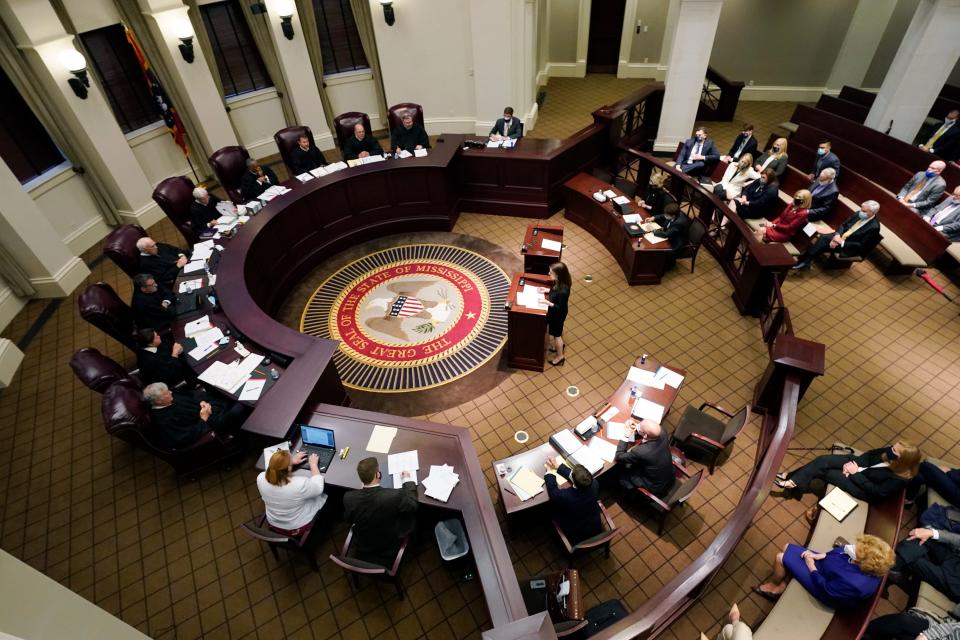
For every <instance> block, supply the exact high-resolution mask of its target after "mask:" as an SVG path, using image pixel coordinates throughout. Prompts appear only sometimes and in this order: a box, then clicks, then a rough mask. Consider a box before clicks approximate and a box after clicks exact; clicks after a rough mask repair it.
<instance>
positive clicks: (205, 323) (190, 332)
mask: <svg viewBox="0 0 960 640" xmlns="http://www.w3.org/2000/svg"><path fill="white" fill-rule="evenodd" d="M212 328H213V324H212V323H211V322H210V316H202V317H200V318H197V319H196V320H191V321H190V322H188V323H187V324H185V325H184V326H183V334H184V335H185V336H187V337H188V338H192V337H194V336H195V335H197V334H198V333H203V332H204V331H206V330H207V329H212Z"/></svg>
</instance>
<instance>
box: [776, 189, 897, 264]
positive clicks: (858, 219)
mask: <svg viewBox="0 0 960 640" xmlns="http://www.w3.org/2000/svg"><path fill="white" fill-rule="evenodd" d="M879 210H880V204H879V203H878V202H877V201H876V200H867V201H865V202H864V203H863V204H861V205H860V211H858V212H857V213H855V214H853V215H852V216H850V217H849V218H847V220H846V222H844V223H843V224H842V225H840V228H839V229H837V230H836V232H834V233H827V234H824V235H821V236H820V237H819V238H818V239H817V241H816V242H814V243H813V244H812V245H810V247H809V248H808V249H807V250H806V251H804V252H803V253H801V254H800V256H799V257H798V258H797V264H795V265H793V267H791V269H793V270H794V271H800V270H802V269H809V268H810V263H812V262H813V259H814V258H816V257H817V256H819V255H821V254H824V253H827V252H830V253H836V254H838V255H840V256H844V257H851V256H860V257H863V256H864V253H863V252H864V251H866V250H867V249H868V248H869V247H873V246H876V243H877V241H878V239H879V238H880V221H879V220H878V219H877V212H878V211H879Z"/></svg>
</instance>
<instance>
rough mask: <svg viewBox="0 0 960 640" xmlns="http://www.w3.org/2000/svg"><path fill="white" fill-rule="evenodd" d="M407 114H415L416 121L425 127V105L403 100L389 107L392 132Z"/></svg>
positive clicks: (389, 123)
mask: <svg viewBox="0 0 960 640" xmlns="http://www.w3.org/2000/svg"><path fill="white" fill-rule="evenodd" d="M407 114H410V115H412V116H413V121H414V122H415V123H417V124H419V125H420V126H421V127H425V125H424V124H423V107H421V106H420V105H418V104H414V103H413V102H401V103H400V104H395V105H393V106H392V107H390V108H389V109H387V123H388V125H389V127H390V133H393V130H394V129H396V128H397V127H399V126H400V125H401V124H402V122H401V120H403V116H405V115H407Z"/></svg>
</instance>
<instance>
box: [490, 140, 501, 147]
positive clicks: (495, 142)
mask: <svg viewBox="0 0 960 640" xmlns="http://www.w3.org/2000/svg"><path fill="white" fill-rule="evenodd" d="M502 144H503V142H502V141H500V140H490V141H488V142H487V149H499V148H500V146H501V145H502Z"/></svg>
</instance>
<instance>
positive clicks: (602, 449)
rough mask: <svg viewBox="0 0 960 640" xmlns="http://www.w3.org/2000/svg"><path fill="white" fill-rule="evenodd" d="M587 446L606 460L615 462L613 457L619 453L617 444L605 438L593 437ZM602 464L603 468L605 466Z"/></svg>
mask: <svg viewBox="0 0 960 640" xmlns="http://www.w3.org/2000/svg"><path fill="white" fill-rule="evenodd" d="M587 448H588V449H589V450H590V451H592V452H593V453H596V454H597V455H598V456H600V458H601V459H602V460H603V461H604V462H613V459H614V458H615V457H616V455H617V445H615V444H613V443H612V442H607V441H606V440H604V439H603V438H593V439H592V440H590V444H589V445H587ZM581 464H582V463H581ZM583 466H586V465H583ZM600 466H601V468H602V467H603V465H602V464H601V465H600ZM588 468H589V467H588Z"/></svg>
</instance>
